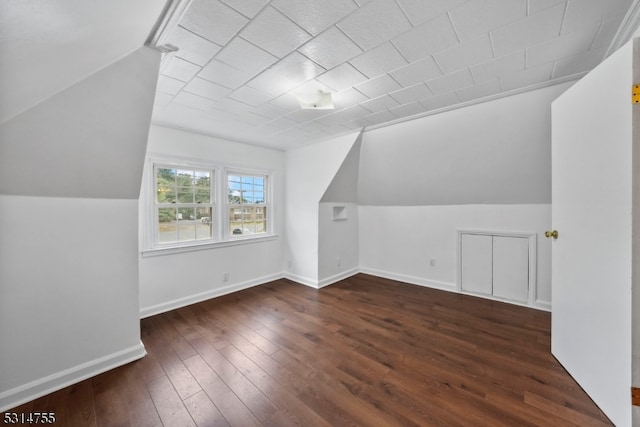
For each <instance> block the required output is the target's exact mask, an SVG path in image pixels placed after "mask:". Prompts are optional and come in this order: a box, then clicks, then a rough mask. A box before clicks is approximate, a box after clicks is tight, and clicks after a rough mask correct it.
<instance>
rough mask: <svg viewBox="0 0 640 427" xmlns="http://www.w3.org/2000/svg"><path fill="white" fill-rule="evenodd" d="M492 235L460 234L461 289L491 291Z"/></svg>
mask: <svg viewBox="0 0 640 427" xmlns="http://www.w3.org/2000/svg"><path fill="white" fill-rule="evenodd" d="M492 246H493V237H492V236H486V235H479V234H461V235H460V255H461V277H460V285H461V288H462V290H464V291H467V292H476V293H481V294H486V295H491V293H492V281H493V279H492V276H493V272H492V257H493V255H492Z"/></svg>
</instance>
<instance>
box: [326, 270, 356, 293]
mask: <svg viewBox="0 0 640 427" xmlns="http://www.w3.org/2000/svg"><path fill="white" fill-rule="evenodd" d="M358 273H360V269H359V268H358V267H355V268H352V269H350V270H346V271H342V272H340V273H338V274H334V275H333V276H330V277H326V278H324V279H322V280H320V281H318V288H324V287H325V286H329V285H332V284H334V283H336V282H339V281H340V280H344V279H346V278H348V277H351V276H353V275H355V274H358Z"/></svg>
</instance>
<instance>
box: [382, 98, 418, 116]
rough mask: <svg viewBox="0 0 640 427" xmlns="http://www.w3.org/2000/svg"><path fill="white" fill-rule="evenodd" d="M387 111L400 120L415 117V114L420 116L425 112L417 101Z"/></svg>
mask: <svg viewBox="0 0 640 427" xmlns="http://www.w3.org/2000/svg"><path fill="white" fill-rule="evenodd" d="M389 111H391V113H392V114H393V115H394V116H397V117H399V118H402V117H409V116H415V115H416V114H422V113H424V112H425V111H426V109H425V108H424V106H423V105H422V104H420V103H419V102H418V101H414V102H412V103H410V104H403V105H399V106H397V107H393V108H390V109H389Z"/></svg>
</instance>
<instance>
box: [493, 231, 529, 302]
mask: <svg viewBox="0 0 640 427" xmlns="http://www.w3.org/2000/svg"><path fill="white" fill-rule="evenodd" d="M493 296H495V297H498V298H505V299H509V300H514V301H519V302H527V301H528V300H529V239H527V238H525V237H505V236H493Z"/></svg>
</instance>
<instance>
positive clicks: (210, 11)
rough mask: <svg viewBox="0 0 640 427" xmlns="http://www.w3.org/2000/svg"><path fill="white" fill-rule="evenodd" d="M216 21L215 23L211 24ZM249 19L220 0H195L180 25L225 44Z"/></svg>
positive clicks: (208, 38) (215, 41)
mask: <svg viewBox="0 0 640 427" xmlns="http://www.w3.org/2000/svg"><path fill="white" fill-rule="evenodd" d="M212 22H215V23H216V24H215V25H211V23H212ZM247 22H249V20H248V19H247V18H246V17H244V16H242V15H240V14H239V13H238V12H236V11H235V10H233V9H231V8H230V7H228V6H227V5H225V4H224V3H222V2H220V1H218V0H193V2H192V3H191V5H190V6H189V8H188V9H187V11H186V12H185V14H184V16H183V17H182V19H181V20H180V25H181V26H182V27H184V28H186V29H188V30H190V31H192V32H194V33H196V34H198V35H200V36H202V37H204V38H205V39H207V40H210V41H212V42H214V43H217V44H219V45H225V44H226V43H227V42H228V41H229V40H231V38H232V37H233V36H234V35H236V34H237V33H238V31H240V29H241V28H242V27H244V25H245V24H246V23H247Z"/></svg>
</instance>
